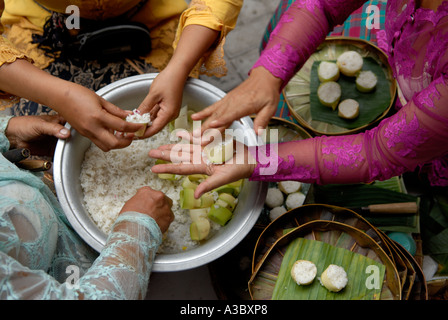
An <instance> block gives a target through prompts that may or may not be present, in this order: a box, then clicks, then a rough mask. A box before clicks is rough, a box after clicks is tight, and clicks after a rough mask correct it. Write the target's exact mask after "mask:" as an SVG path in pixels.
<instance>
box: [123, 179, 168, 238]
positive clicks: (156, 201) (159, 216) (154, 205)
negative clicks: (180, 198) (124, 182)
mask: <svg viewBox="0 0 448 320" xmlns="http://www.w3.org/2000/svg"><path fill="white" fill-rule="evenodd" d="M172 205H173V201H172V200H171V199H170V198H168V197H167V196H165V195H164V194H163V193H162V192H160V191H157V190H153V189H151V188H150V187H142V188H140V189H138V190H137V193H136V194H135V195H134V196H133V197H132V198H131V199H129V200H128V201H127V202H126V203H125V204H124V206H123V208H122V209H121V211H120V214H121V213H123V212H128V211H135V212H140V213H143V214H146V215H148V216H150V217H151V218H153V219H154V220H155V221H156V222H157V224H158V225H159V227H160V230H161V231H162V233H164V232H165V231H167V230H168V227H169V226H170V224H171V222H173V220H174V214H173V211H171V207H172Z"/></svg>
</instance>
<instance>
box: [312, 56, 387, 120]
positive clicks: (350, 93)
mask: <svg viewBox="0 0 448 320" xmlns="http://www.w3.org/2000/svg"><path fill="white" fill-rule="evenodd" d="M333 62H335V61H333ZM320 63H321V61H315V62H314V64H313V67H312V68H311V83H310V108H311V117H312V118H313V120H315V121H321V122H326V123H331V124H334V125H337V126H339V127H343V128H347V129H355V128H359V127H363V126H366V125H368V124H370V123H371V122H373V121H374V120H375V119H376V118H378V117H379V116H380V115H381V114H383V112H384V111H386V110H387V108H388V107H389V105H390V100H391V96H390V92H389V90H390V89H389V85H390V82H389V80H388V79H387V78H386V75H385V74H384V71H383V68H382V67H381V66H380V65H379V64H378V62H376V61H375V60H374V59H372V58H364V65H363V70H364V71H367V70H370V71H372V72H373V73H374V74H375V75H376V76H377V78H378V83H377V86H376V89H375V90H374V91H372V92H369V93H362V92H360V91H358V90H357V89H356V84H355V79H356V78H355V77H347V76H344V75H342V74H341V76H340V77H339V80H338V81H337V82H338V83H339V84H340V86H341V89H342V96H341V100H340V101H342V100H345V99H354V100H356V101H358V103H359V116H358V117H357V118H356V119H353V120H347V119H343V118H341V117H339V116H338V110H337V109H336V110H333V109H332V108H329V107H326V106H324V105H323V104H321V103H320V102H319V98H318V96H317V89H318V88H319V86H320V84H321V82H320V81H319V78H318V75H317V69H318V67H319V65H320Z"/></svg>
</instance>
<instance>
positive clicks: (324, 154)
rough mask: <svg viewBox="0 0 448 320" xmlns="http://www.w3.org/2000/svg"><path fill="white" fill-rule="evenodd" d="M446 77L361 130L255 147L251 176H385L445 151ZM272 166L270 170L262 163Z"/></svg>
mask: <svg viewBox="0 0 448 320" xmlns="http://www.w3.org/2000/svg"><path fill="white" fill-rule="evenodd" d="M447 84H448V79H447V77H446V76H442V77H440V78H438V79H435V80H434V81H433V82H432V83H431V84H430V85H429V86H428V87H427V88H426V89H424V90H423V91H421V92H420V93H419V94H417V95H415V96H414V99H413V100H411V101H410V102H409V103H407V104H406V105H405V106H404V107H403V108H401V109H400V111H398V112H397V113H396V114H394V115H393V116H391V117H389V118H386V119H384V120H383V121H381V122H380V124H379V125H378V126H377V127H375V128H373V129H371V130H369V131H366V132H364V133H358V134H353V135H346V136H329V137H324V136H322V137H315V138H312V139H306V140H301V141H297V142H288V143H283V144H279V145H274V146H269V147H267V148H266V149H265V150H264V149H258V150H256V152H255V151H254V154H255V153H256V154H257V159H258V158H259V157H261V158H262V159H265V162H264V164H261V163H258V166H257V168H256V169H255V171H254V172H253V174H252V177H251V179H252V180H263V181H279V180H299V181H303V182H313V183H318V184H328V183H355V182H371V181H374V180H385V179H388V178H390V177H393V176H397V175H400V174H402V173H404V172H407V171H413V170H415V169H416V168H417V167H419V166H423V165H424V164H427V163H429V162H431V161H433V160H437V159H440V158H441V157H443V156H445V155H447V154H448V146H447V144H446V143H445V142H446V141H447V139H448V130H447V127H448V109H447V108H446V105H447V103H448V86H447ZM273 164H274V165H275V167H276V168H277V169H276V170H275V172H274V174H273V175H271V176H268V175H265V174H263V173H262V172H263V170H265V169H264V168H269V167H270V166H272V165H273Z"/></svg>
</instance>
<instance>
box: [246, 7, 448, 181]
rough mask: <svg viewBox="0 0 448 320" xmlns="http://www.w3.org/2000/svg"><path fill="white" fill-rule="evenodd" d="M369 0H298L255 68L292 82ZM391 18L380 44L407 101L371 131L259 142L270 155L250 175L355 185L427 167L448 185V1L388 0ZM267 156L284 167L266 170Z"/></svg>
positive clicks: (274, 32)
mask: <svg viewBox="0 0 448 320" xmlns="http://www.w3.org/2000/svg"><path fill="white" fill-rule="evenodd" d="M364 2H365V1H364V0H352V1H346V0H297V1H296V2H295V3H293V4H292V5H291V6H290V8H289V9H288V10H287V11H286V12H285V14H284V15H283V16H282V18H281V20H280V22H279V24H278V25H277V27H276V28H275V30H274V31H273V33H272V35H271V38H270V41H269V43H268V45H267V47H266V48H265V50H264V51H263V52H262V53H261V55H260V58H259V59H258V61H257V62H256V63H255V65H254V67H253V68H256V67H259V66H262V67H264V68H265V69H267V70H268V71H269V72H270V73H271V74H273V75H274V76H276V77H278V78H281V79H282V80H283V81H284V82H283V83H284V84H286V83H287V82H288V81H289V80H290V79H291V78H292V76H293V75H294V74H295V73H296V72H297V71H298V70H299V69H300V68H301V67H302V65H303V64H304V63H305V61H306V60H307V59H308V57H309V56H310V55H311V54H312V53H313V52H314V51H315V50H316V48H317V47H318V45H319V44H320V43H321V42H322V41H323V40H324V39H325V37H326V35H327V34H328V32H330V31H331V30H332V28H333V26H335V25H337V24H340V23H343V22H344V21H345V20H346V19H347V17H348V16H349V15H350V14H351V13H352V12H353V11H354V10H356V9H357V8H359V7H361V6H362V5H363V3H364ZM385 21H386V23H385V30H384V31H382V33H380V34H379V36H382V38H381V39H379V41H378V43H379V44H380V46H382V49H383V50H384V51H385V52H386V53H387V54H388V57H389V62H390V65H391V66H392V68H393V71H394V75H395V77H396V79H397V82H398V84H399V87H400V89H401V90H402V92H403V95H404V98H405V99H406V101H407V102H406V103H405V104H404V105H403V106H401V105H397V109H398V110H397V112H396V113H395V114H394V115H393V116H391V117H389V118H386V119H384V120H383V121H381V122H380V123H379V125H378V126H377V127H375V128H373V129H371V130H369V131H365V132H362V133H358V134H353V135H345V136H322V137H315V138H312V139H307V140H302V141H295V142H287V143H281V144H279V145H278V146H276V147H275V148H272V150H275V151H277V152H273V151H271V148H269V147H267V148H259V149H258V152H263V150H266V151H265V154H264V155H263V159H264V161H260V162H259V163H258V165H257V167H256V169H255V171H254V172H253V174H252V176H251V180H264V181H280V180H299V181H303V182H312V183H318V184H328V183H356V182H369V181H373V180H384V179H388V178H390V177H393V176H397V175H400V174H403V173H404V172H407V171H414V170H415V169H417V168H419V167H420V168H424V169H425V172H427V174H428V178H429V180H430V182H431V183H432V184H433V185H438V186H447V185H448V163H447V160H448V157H447V154H448V87H447V83H448V0H446V1H443V2H442V3H441V4H440V5H439V7H438V9H437V11H433V10H430V9H426V8H420V7H418V6H417V4H416V2H415V0H388V2H387V7H386V20H385ZM260 150H261V151H260ZM276 153H277V154H276ZM257 157H259V156H258V155H257ZM266 157H269V158H270V159H271V160H272V161H271V162H275V163H276V165H277V170H276V172H275V174H273V175H266V174H263V171H264V170H263V168H266V167H268V166H269V165H270V164H269V161H266V160H265V158H266Z"/></svg>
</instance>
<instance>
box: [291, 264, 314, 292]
mask: <svg viewBox="0 0 448 320" xmlns="http://www.w3.org/2000/svg"><path fill="white" fill-rule="evenodd" d="M316 274H317V267H316V265H315V264H314V263H313V262H311V261H308V260H297V261H296V262H294V264H293V265H292V268H291V277H292V278H293V279H294V281H295V282H296V283H297V284H298V285H299V286H306V285H309V284H311V283H312V282H313V280H314V278H315V277H316Z"/></svg>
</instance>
